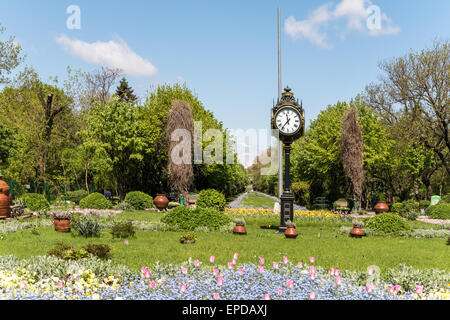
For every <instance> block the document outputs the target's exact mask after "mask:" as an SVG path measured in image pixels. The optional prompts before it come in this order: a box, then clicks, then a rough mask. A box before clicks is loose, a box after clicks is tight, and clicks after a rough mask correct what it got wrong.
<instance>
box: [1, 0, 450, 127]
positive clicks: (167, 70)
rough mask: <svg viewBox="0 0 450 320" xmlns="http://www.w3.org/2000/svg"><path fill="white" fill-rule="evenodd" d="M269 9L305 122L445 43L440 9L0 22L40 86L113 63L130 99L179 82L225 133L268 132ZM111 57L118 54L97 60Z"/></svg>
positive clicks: (203, 8)
mask: <svg viewBox="0 0 450 320" xmlns="http://www.w3.org/2000/svg"><path fill="white" fill-rule="evenodd" d="M70 5H77V6H79V8H80V10H81V15H80V18H81V29H75V30H70V29H68V28H67V25H66V21H67V19H68V18H69V16H70V14H67V13H66V10H67V7H68V6H70ZM370 5H376V6H378V7H379V8H380V10H381V16H382V19H381V30H379V32H378V34H377V35H374V34H372V33H371V31H370V30H369V29H368V28H367V25H366V20H367V19H366V17H365V16H364V14H365V13H364V12H365V11H364V10H365V9H367V8H368V7H369V6H370ZM278 6H279V7H280V8H281V24H282V59H283V61H282V73H283V86H286V85H289V86H290V87H291V88H292V89H293V92H294V93H295V95H296V97H297V98H300V99H302V100H303V106H304V109H305V112H306V118H307V123H309V121H310V120H312V119H315V118H316V117H317V115H318V113H319V112H320V110H323V109H324V108H325V107H326V106H327V105H329V104H334V103H336V102H337V101H338V100H341V101H348V100H350V99H351V98H352V97H354V96H355V95H357V94H358V93H360V92H361V91H362V90H363V89H364V87H365V86H366V85H367V84H369V83H370V82H372V81H376V80H377V77H378V76H379V75H380V71H379V69H378V66H377V64H378V62H379V61H380V60H382V59H390V58H392V57H397V56H401V55H404V54H406V53H408V52H409V50H410V49H413V50H419V49H423V48H426V47H429V46H431V44H432V42H433V40H434V39H436V38H440V39H446V38H448V37H449V30H450V19H449V18H450V17H449V14H450V2H449V1H448V0H433V1H414V0H409V1H407V0H395V1H381V0H372V1H369V0H335V1H322V0H321V1H319V0H317V1H312V0H311V1H306V0H302V1H300V0H297V1H291V0H278V1H276V0H264V1H263V0H259V1H253V0H251V1H250V0H247V1H245V0H244V1H242V0H241V1H234V0H228V1H213V0H209V1H203V0H202V1H201V0H191V1H184V0H183V1H182V0H178V1H174V0H172V1H148V0H147V1H138V0H135V1H131V0H130V1H114V0H109V1H105V0H102V1H100V0H97V1H76V0H71V1H62V0H61V1H49V0H47V1H34V0H28V1H25V0H19V1H12V0H8V1H6V0H1V1H0V22H1V23H2V25H3V26H4V27H6V29H7V33H6V34H7V35H11V34H12V35H15V36H16V40H17V41H18V42H19V43H20V44H21V45H22V46H23V49H24V52H25V53H26V55H27V58H26V64H28V65H32V66H33V67H34V68H35V69H36V70H37V71H38V72H39V74H40V75H41V76H42V79H44V80H45V79H48V77H50V76H59V77H60V78H64V76H65V74H66V72H65V70H66V67H67V66H71V67H72V68H73V69H78V68H80V69H82V70H83V71H92V70H94V69H96V68H98V67H99V66H100V64H101V63H104V61H106V62H107V63H109V64H114V63H117V64H118V66H122V65H123V66H125V67H126V68H127V69H128V75H127V78H128V79H129V83H130V84H131V85H132V86H133V87H134V88H135V92H136V93H137V94H138V95H140V96H144V95H145V93H146V91H147V90H148V89H150V87H151V86H152V85H155V84H158V83H164V82H172V83H173V82H177V81H186V83H187V85H188V87H190V88H191V89H194V90H195V92H196V93H197V94H198V96H199V98H200V100H201V101H202V102H203V103H204V104H205V106H206V107H207V108H208V109H210V110H211V111H213V112H214V114H215V115H216V117H217V118H218V119H219V120H221V121H223V123H224V125H225V127H227V128H231V129H236V128H242V129H248V128H255V129H267V128H268V127H269V114H270V108H271V107H272V100H273V99H274V98H276V97H277V7H278ZM111 46H115V47H116V48H117V47H118V48H120V50H121V51H120V52H121V53H122V55H120V54H119V55H118V56H113V57H109V58H104V57H105V54H104V50H106V51H108V50H109V49H108V48H110V47H111ZM94 49H95V50H94ZM102 50H103V51H102ZM94 51H95V52H94ZM97 51H98V52H97ZM104 59H106V60H104ZM108 59H109V60H108ZM121 59H122V60H126V61H121ZM133 63H135V65H133ZM136 65H137V67H136Z"/></svg>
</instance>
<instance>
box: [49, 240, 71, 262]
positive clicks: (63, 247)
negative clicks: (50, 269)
mask: <svg viewBox="0 0 450 320" xmlns="http://www.w3.org/2000/svg"><path fill="white" fill-rule="evenodd" d="M72 249H73V247H72V246H71V245H69V244H65V243H62V242H58V243H57V244H56V245H55V246H54V247H53V248H51V249H50V250H49V251H48V252H47V255H48V256H55V257H58V258H60V259H64V256H65V255H66V252H67V251H68V250H72Z"/></svg>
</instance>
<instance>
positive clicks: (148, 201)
mask: <svg viewBox="0 0 450 320" xmlns="http://www.w3.org/2000/svg"><path fill="white" fill-rule="evenodd" d="M124 202H126V203H129V204H130V205H132V206H133V208H134V209H135V210H144V209H147V208H152V207H153V198H152V197H151V196H149V195H148V194H146V193H144V192H142V191H132V192H128V193H127V195H126V196H125V199H124Z"/></svg>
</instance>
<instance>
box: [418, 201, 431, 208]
mask: <svg viewBox="0 0 450 320" xmlns="http://www.w3.org/2000/svg"><path fill="white" fill-rule="evenodd" d="M429 206H430V201H428V200H420V201H419V209H424V210H425V209H426V208H428V207H429Z"/></svg>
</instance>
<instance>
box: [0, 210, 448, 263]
mask: <svg viewBox="0 0 450 320" xmlns="http://www.w3.org/2000/svg"><path fill="white" fill-rule="evenodd" d="M120 215H121V216H120V218H121V219H124V220H137V219H149V220H153V221H157V220H159V219H160V218H161V217H162V216H163V215H164V213H160V212H148V211H146V212H127V213H123V214H120ZM246 221H247V225H246V228H247V233H248V234H247V235H246V236H238V235H234V234H230V233H220V232H196V234H197V236H198V241H197V242H196V243H194V244H189V245H184V244H181V243H180V242H179V238H180V236H181V234H182V233H183V231H178V232H155V231H136V237H135V238H131V239H128V245H126V244H124V240H123V239H113V238H112V236H111V234H110V232H109V230H102V233H101V236H100V237H99V238H88V239H86V238H82V237H75V236H73V235H72V234H71V233H60V232H56V231H54V230H53V228H52V227H40V228H39V232H40V234H39V235H35V234H33V233H32V231H31V230H30V229H27V230H23V231H18V232H15V233H9V234H6V235H3V240H0V255H7V254H13V255H16V256H17V257H19V258H28V257H31V256H35V255H45V254H46V253H47V252H48V251H49V250H50V249H51V248H52V247H53V246H54V245H55V244H56V243H57V242H64V243H67V244H71V245H74V246H75V247H76V248H80V247H82V246H84V245H86V244H88V243H99V244H108V245H109V246H110V247H111V248H112V250H111V252H112V254H113V260H114V261H115V262H118V263H121V264H125V265H128V266H129V267H131V268H133V269H136V270H138V269H140V267H141V266H143V265H147V266H151V265H153V264H154V263H155V262H156V261H161V262H170V263H181V262H184V261H186V260H188V259H189V257H192V258H193V259H199V260H200V261H202V262H203V263H205V264H209V262H208V261H209V257H210V256H211V255H214V256H215V258H216V263H218V264H221V265H225V264H226V263H228V262H230V261H231V259H232V256H233V254H234V253H235V252H237V253H239V259H238V263H244V262H254V263H257V262H258V258H259V257H264V258H265V260H266V267H270V268H271V265H272V261H280V260H281V259H282V258H283V256H287V257H288V258H289V259H290V261H292V262H294V263H296V262H297V261H302V262H308V259H309V257H310V256H314V257H315V258H316V264H317V265H320V266H322V267H326V268H330V267H333V268H339V269H341V270H366V269H367V267H368V266H370V265H377V266H379V267H380V268H381V269H382V270H386V269H387V268H392V267H396V266H397V265H398V264H400V263H405V264H407V265H412V266H414V267H415V268H420V269H425V268H437V269H443V270H447V271H450V259H448V253H449V251H448V250H449V247H448V246H447V245H446V239H411V238H396V237H392V238H390V237H368V238H363V239H353V238H350V237H348V236H347V235H340V234H339V232H338V231H339V227H340V226H341V225H342V224H339V223H338V224H335V223H323V222H321V223H313V222H311V223H307V224H302V223H297V230H298V231H299V233H300V235H299V237H298V238H297V239H295V240H291V239H285V238H284V236H283V235H278V234H275V230H270V229H268V230H264V229H260V228H259V225H261V222H269V223H273V224H276V223H279V222H278V221H277V219H272V220H270V221H267V220H266V219H264V220H259V219H251V218H249V219H246Z"/></svg>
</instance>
